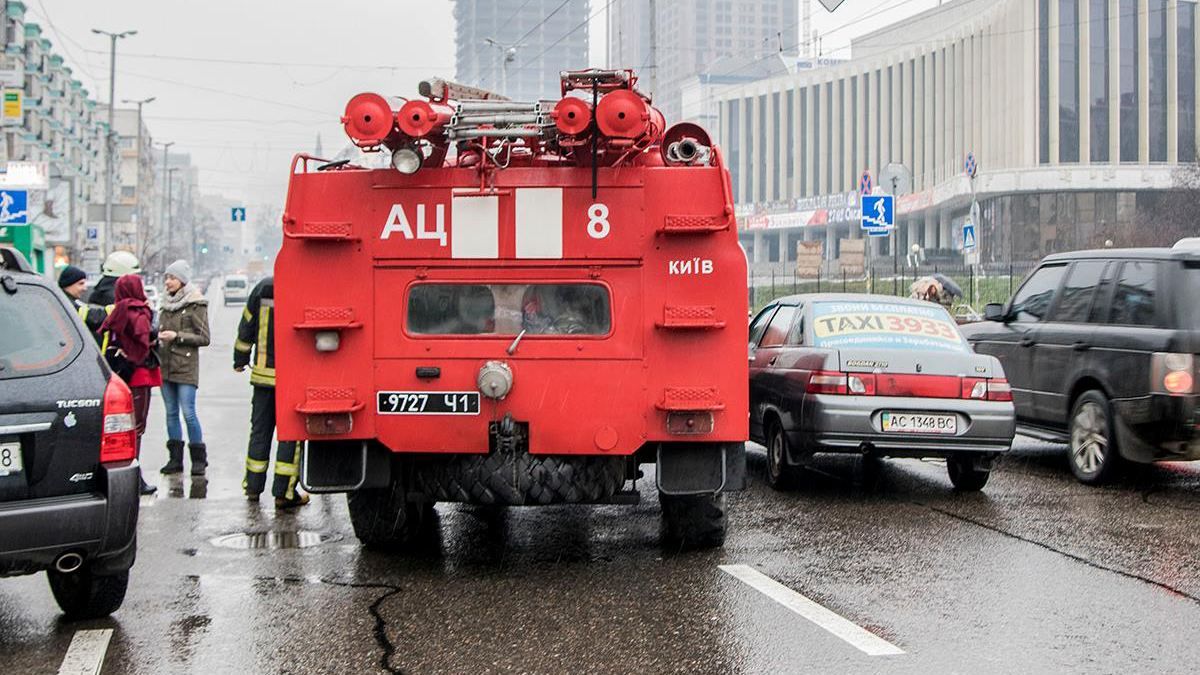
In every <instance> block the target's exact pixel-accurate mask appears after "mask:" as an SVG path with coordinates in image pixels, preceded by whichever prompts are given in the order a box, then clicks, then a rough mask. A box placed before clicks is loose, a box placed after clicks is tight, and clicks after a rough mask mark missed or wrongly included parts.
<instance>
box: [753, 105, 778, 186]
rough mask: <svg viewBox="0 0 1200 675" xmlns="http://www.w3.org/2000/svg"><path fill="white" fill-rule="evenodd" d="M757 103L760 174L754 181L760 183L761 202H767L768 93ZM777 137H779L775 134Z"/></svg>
mask: <svg viewBox="0 0 1200 675" xmlns="http://www.w3.org/2000/svg"><path fill="white" fill-rule="evenodd" d="M755 105H756V106H757V107H758V145H757V146H756V147H755V149H754V151H755V154H756V155H757V156H758V157H757V159H758V175H757V176H755V177H754V182H755V184H757V185H758V201H759V203H765V202H766V201H767V181H768V180H770V178H771V177H770V175H768V174H767V95H766V94H763V95H761V96H759V97H758V102H757V103H756V104H755ZM775 138H779V137H778V136H775Z"/></svg>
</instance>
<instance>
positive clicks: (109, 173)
mask: <svg viewBox="0 0 1200 675" xmlns="http://www.w3.org/2000/svg"><path fill="white" fill-rule="evenodd" d="M92 32H93V33H95V34H96V35H107V36H108V38H109V50H108V133H107V134H106V135H105V142H104V155H105V161H106V162H107V164H106V165H105V171H104V234H105V236H106V237H107V236H112V190H113V164H114V162H113V145H114V142H113V139H114V138H115V137H116V131H115V130H114V129H113V99H114V98H115V97H116V91H117V87H116V84H117V40H119V39H121V38H127V37H131V36H133V35H137V31H136V30H127V31H122V32H120V33H110V32H109V31H106V30H100V29H98V28H93V29H92Z"/></svg>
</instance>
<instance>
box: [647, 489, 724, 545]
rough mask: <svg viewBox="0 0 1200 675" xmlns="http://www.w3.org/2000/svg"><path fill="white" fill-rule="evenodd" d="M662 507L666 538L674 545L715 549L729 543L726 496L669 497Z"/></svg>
mask: <svg viewBox="0 0 1200 675" xmlns="http://www.w3.org/2000/svg"><path fill="white" fill-rule="evenodd" d="M658 501H659V503H660V504H662V518H663V536H664V539H665V541H666V543H667V544H668V545H670V546H678V547H680V548H689V549H690V548H715V547H717V546H721V545H722V544H724V543H725V495H724V494H716V495H668V494H663V493H661V492H660V493H658Z"/></svg>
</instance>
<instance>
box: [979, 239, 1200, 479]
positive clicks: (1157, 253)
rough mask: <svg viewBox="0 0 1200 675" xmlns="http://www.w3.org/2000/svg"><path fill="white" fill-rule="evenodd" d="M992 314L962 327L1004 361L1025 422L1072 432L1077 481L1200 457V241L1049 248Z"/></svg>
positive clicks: (1063, 436) (1046, 432) (1041, 431)
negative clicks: (1194, 245) (1190, 245)
mask: <svg viewBox="0 0 1200 675" xmlns="http://www.w3.org/2000/svg"><path fill="white" fill-rule="evenodd" d="M985 316H986V317H987V318H988V319H989V321H984V322H981V323H977V324H972V325H970V326H965V327H964V329H963V332H964V334H966V336H967V339H969V340H970V341H971V343H972V344H973V345H975V349H976V350H977V351H979V352H980V353H984V354H991V355H993V356H995V357H997V358H999V359H1000V362H1001V363H1003V364H1004V371H1005V372H1006V373H1008V379H1009V382H1010V383H1011V384H1012V388H1013V401H1014V402H1015V404H1016V411H1017V422H1018V427H1019V429H1020V431H1021V432H1022V433H1024V434H1026V435H1030V436H1033V437H1036V438H1041V439H1044V440H1050V441H1059V442H1068V443H1069V444H1070V465H1071V470H1072V471H1074V473H1075V476H1076V477H1078V478H1079V480H1081V481H1083V482H1084V483H1098V482H1101V481H1103V480H1105V479H1107V478H1111V477H1112V476H1113V475H1114V474H1115V473H1116V472H1117V470H1118V468H1119V466H1120V464H1121V461H1122V460H1123V459H1124V460H1131V461H1134V462H1143V463H1145V462H1155V461H1161V460H1192V459H1197V458H1200V434H1198V433H1197V424H1198V423H1200V416H1198V415H1197V404H1198V403H1200V397H1198V396H1197V394H1198V390H1197V388H1196V366H1197V359H1196V354H1197V353H1198V350H1200V251H1197V250H1187V249H1135V250H1112V249H1110V250H1100V251H1081V252H1076V253H1068V254H1061V255H1053V256H1050V257H1048V258H1046V259H1045V260H1043V261H1042V262H1041V264H1040V265H1039V266H1038V268H1037V269H1036V270H1035V271H1034V272H1033V273H1032V274H1031V275H1030V276H1029V277H1028V278H1027V279H1026V280H1025V282H1024V283H1023V284H1022V285H1021V287H1020V289H1018V290H1017V292H1016V293H1015V294H1014V295H1013V297H1012V299H1011V300H1009V302H1008V303H1007V304H1006V305H1003V306H1002V305H988V306H987V307H986V308H985Z"/></svg>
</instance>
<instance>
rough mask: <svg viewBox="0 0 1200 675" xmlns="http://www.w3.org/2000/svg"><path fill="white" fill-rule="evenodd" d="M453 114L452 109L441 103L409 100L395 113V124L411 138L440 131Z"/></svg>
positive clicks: (422, 136)
mask: <svg viewBox="0 0 1200 675" xmlns="http://www.w3.org/2000/svg"><path fill="white" fill-rule="evenodd" d="M453 114H454V109H453V108H451V107H450V106H448V105H445V104H442V103H431V102H429V101H409V102H407V103H405V104H404V105H402V106H400V110H399V111H398V112H397V113H396V125H397V126H399V127H400V131H403V132H404V133H405V134H407V135H409V136H411V137H413V138H424V137H426V136H430V135H432V134H434V133H435V132H438V131H441V130H442V128H444V127H445V126H446V123H448V122H449V121H450V118H451V116H453Z"/></svg>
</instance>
